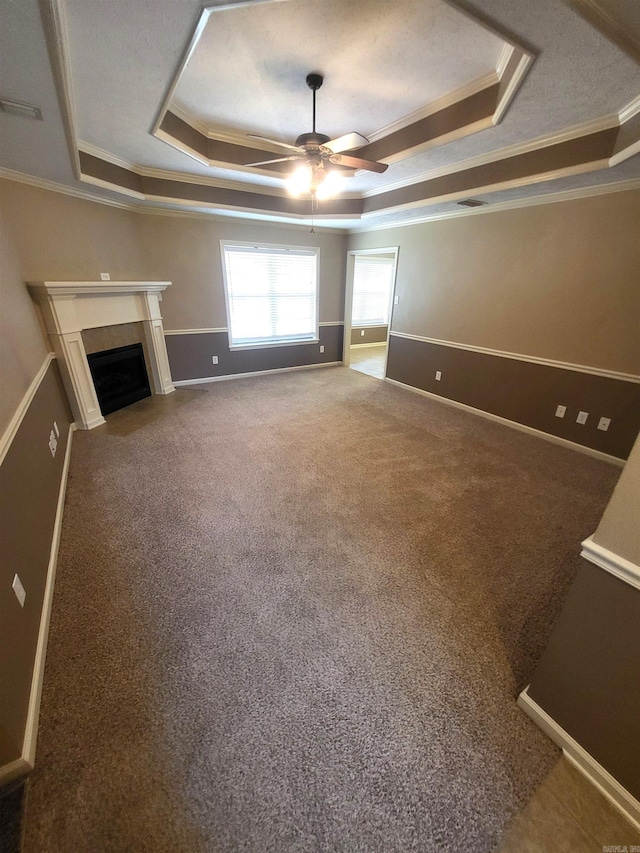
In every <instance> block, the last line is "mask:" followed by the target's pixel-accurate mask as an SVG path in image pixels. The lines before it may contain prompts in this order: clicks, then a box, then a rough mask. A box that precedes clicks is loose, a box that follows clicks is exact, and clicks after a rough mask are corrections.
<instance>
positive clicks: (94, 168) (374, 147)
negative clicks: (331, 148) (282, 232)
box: [0, 0, 640, 228]
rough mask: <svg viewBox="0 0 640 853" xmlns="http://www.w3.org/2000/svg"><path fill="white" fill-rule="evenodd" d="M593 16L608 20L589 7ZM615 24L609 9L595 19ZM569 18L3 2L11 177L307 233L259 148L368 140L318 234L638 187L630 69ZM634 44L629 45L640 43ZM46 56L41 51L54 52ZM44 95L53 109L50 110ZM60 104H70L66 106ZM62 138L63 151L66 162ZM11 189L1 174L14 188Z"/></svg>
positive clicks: (476, 1)
mask: <svg viewBox="0 0 640 853" xmlns="http://www.w3.org/2000/svg"><path fill="white" fill-rule="evenodd" d="M598 2H599V3H600V4H601V5H602V4H603V3H604V2H605V0H598ZM606 3H608V4H609V6H608V7H607V10H608V12H609V20H611V19H612V18H613V19H615V14H616V9H617V7H618V6H619V5H620V0H606ZM576 5H579V0H571V4H570V2H569V0H567V2H566V3H565V2H561V0H539V2H537V3H536V4H531V3H530V2H528V0H510V2H505V0H473V2H460V3H454V2H444V0H396V2H393V3H390V2H388V0H255V1H254V2H241V3H237V2H235V3H234V2H230V3H216V4H211V5H208V6H205V7H203V6H202V5H201V4H200V3H199V2H197V0H181V2H179V3H176V2H175V0H128V2H126V3H125V2H115V3H114V2H113V0H92V2H90V3H87V2H86V0H41V2H40V3H39V4H38V3H37V2H36V0H0V11H1V14H2V22H3V26H2V27H1V28H0V29H1V30H2V35H0V49H1V50H2V52H3V56H5V57H9V58H10V61H9V62H3V69H2V70H3V81H2V94H3V95H4V96H7V97H12V98H14V99H16V100H25V101H29V102H30V103H36V104H38V105H40V106H42V107H43V112H44V117H45V121H44V122H42V123H39V122H28V121H26V120H24V119H20V118H16V117H12V116H8V115H4V114H2V113H0V134H1V136H0V143H1V148H0V157H1V162H2V166H3V167H4V169H5V174H7V175H9V176H11V175H16V173H19V174H21V175H23V176H25V175H26V176H31V177H33V178H34V179H41V180H45V181H46V180H49V181H55V182H56V183H59V184H63V185H65V186H67V187H69V188H74V189H75V190H76V191H79V188H83V190H82V191H84V192H89V193H91V194H93V195H95V196H96V197H100V198H103V199H111V200H119V201H121V202H122V203H126V204H129V205H131V204H133V205H137V206H148V205H152V206H155V207H179V208H180V209H185V208H186V209H193V210H198V211H209V212H213V213H224V214H232V215H250V216H257V217H259V218H266V219H273V218H277V219H284V220H287V221H301V220H304V219H305V218H307V217H308V215H309V212H310V211H309V202H308V200H307V201H305V200H304V199H302V200H299V199H292V198H290V197H289V196H288V195H287V193H286V192H285V189H284V177H286V174H287V173H288V172H289V170H290V164H288V163H287V164H284V166H282V165H279V164H278V165H273V166H267V167H258V168H254V167H248V166H247V164H248V163H251V162H255V161H256V160H264V159H268V158H269V157H272V156H276V154H275V153H274V152H275V151H276V150H277V149H276V148H275V147H274V146H270V145H269V144H268V143H261V142H257V141H256V140H252V139H250V138H249V137H248V136H247V134H249V133H251V134H258V135H263V136H268V137H270V138H273V139H276V140H279V141H282V142H286V143H293V142H294V141H295V138H296V137H297V136H298V135H299V134H300V133H303V132H307V131H309V130H311V93H310V91H309V90H308V89H307V87H306V85H305V76H306V74H307V73H309V72H310V71H317V72H320V73H322V74H323V75H324V77H325V82H324V85H323V87H322V89H320V90H319V92H318V96H317V105H318V110H317V128H318V130H319V131H320V132H322V133H326V134H327V135H328V136H332V137H333V136H340V135H342V134H344V133H347V132H349V131H357V132H358V133H361V134H364V135H365V136H367V137H368V138H369V140H370V142H369V144H368V145H365V146H363V147H362V148H361V149H359V151H358V152H357V156H362V157H366V158H368V159H377V160H380V161H382V162H385V163H387V164H389V167H388V169H387V171H386V172H385V173H384V174H383V175H379V174H372V173H367V172H363V173H360V172H356V173H355V176H353V177H350V178H349V180H348V181H346V182H345V183H346V190H345V191H344V192H343V193H342V194H341V195H340V196H339V197H338V198H336V199H334V200H331V201H326V202H321V203H320V210H319V216H320V222H321V223H322V221H323V220H324V222H325V224H327V225H334V226H339V227H347V228H355V227H357V228H361V227H367V224H368V223H370V224H371V225H372V226H374V227H375V223H378V224H382V223H384V224H393V222H398V223H399V224H400V223H405V222H408V221H412V220H415V219H424V218H429V216H436V215H438V216H439V215H446V214H447V211H449V212H451V211H455V210H457V211H460V210H461V208H459V207H457V202H458V201H460V200H461V199H464V197H468V196H473V197H474V198H480V199H483V200H486V201H488V202H490V203H491V204H500V203H501V199H502V200H503V201H504V202H505V203H507V202H508V203H509V204H514V203H517V202H518V201H519V200H520V201H522V202H523V203H524V202H526V200H527V199H534V198H536V197H538V196H540V195H541V194H542V190H544V191H546V193H547V194H553V193H554V192H559V193H561V192H567V191H578V190H579V191H580V192H587V191H588V190H589V188H592V189H593V191H602V188H603V187H606V186H607V184H620V185H621V186H623V185H624V186H627V185H628V186H634V185H636V184H637V183H638V182H639V181H640V158H639V157H638V151H639V150H640V118H639V113H640V68H639V66H638V63H637V62H636V61H635V58H634V56H633V55H632V54H633V51H630V50H629V41H631V42H633V40H634V32H633V29H632V28H631V29H630V28H629V22H628V14H627V12H628V10H626V7H624V4H623V8H622V10H621V11H620V14H623V13H624V14H623V17H622V18H621V20H623V19H624V22H625V27H626V42H627V43H626V44H623V43H622V41H621V40H620V41H619V42H616V40H615V37H614V36H612V33H611V32H607V33H605V32H604V30H603V29H602V28H598V27H597V26H595V25H594V21H593V20H587V19H586V18H584V17H582V15H581V14H579V11H580V10H577V11H576V8H571V6H574V7H575V6H576ZM638 36H639V41H640V33H639V34H638ZM47 39H48V50H47ZM56 85H57V94H58V97H57V98H56V97H55V93H56ZM65 95H66V98H65ZM65 131H66V135H67V139H69V140H71V145H70V146H65V144H64V137H65ZM7 170H8V171H7Z"/></svg>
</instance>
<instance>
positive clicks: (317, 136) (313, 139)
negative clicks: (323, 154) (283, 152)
mask: <svg viewBox="0 0 640 853" xmlns="http://www.w3.org/2000/svg"><path fill="white" fill-rule="evenodd" d="M329 140H330V137H329V136H326V135H325V134H324V133H301V134H300V136H299V137H298V138H297V139H296V146H297V147H298V148H305V147H306V146H307V145H309V146H312V147H313V148H316V147H317V148H319V147H320V146H321V145H324V144H325V142H329Z"/></svg>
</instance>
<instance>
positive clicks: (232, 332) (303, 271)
mask: <svg viewBox="0 0 640 853" xmlns="http://www.w3.org/2000/svg"><path fill="white" fill-rule="evenodd" d="M222 266H223V271H224V279H225V289H226V294H227V314H228V318H229V345H230V346H231V347H251V346H260V345H262V346H265V345H267V346H268V345H276V344H287V343H302V342H308V341H317V340H318V249H315V248H298V247H293V246H292V247H289V248H288V247H286V246H255V245H250V244H243V243H224V242H223V243H222Z"/></svg>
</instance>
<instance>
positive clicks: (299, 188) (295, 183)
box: [285, 163, 312, 198]
mask: <svg viewBox="0 0 640 853" xmlns="http://www.w3.org/2000/svg"><path fill="white" fill-rule="evenodd" d="M311 180H312V176H311V169H310V168H309V166H308V165H307V164H306V163H301V164H300V165H299V166H296V168H295V169H294V170H293V172H292V173H291V174H290V175H289V177H288V178H287V180H286V182H285V186H286V188H287V192H288V193H289V195H292V196H294V197H295V198H298V197H299V196H301V195H306V194H307V193H309V192H310V187H311Z"/></svg>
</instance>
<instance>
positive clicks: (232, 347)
mask: <svg viewBox="0 0 640 853" xmlns="http://www.w3.org/2000/svg"><path fill="white" fill-rule="evenodd" d="M319 343H320V338H305V339H304V340H303V341H269V342H268V343H264V344H229V349H230V350H232V351H233V350H243V349H274V348H275V347H295V346H301V345H302V344H319Z"/></svg>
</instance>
